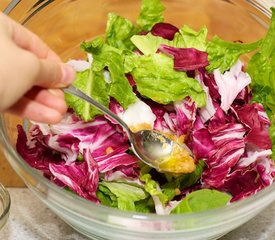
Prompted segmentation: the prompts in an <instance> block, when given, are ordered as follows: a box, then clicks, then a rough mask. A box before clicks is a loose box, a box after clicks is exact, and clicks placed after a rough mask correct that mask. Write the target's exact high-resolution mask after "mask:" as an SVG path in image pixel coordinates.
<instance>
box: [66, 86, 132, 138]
mask: <svg viewBox="0 0 275 240" xmlns="http://www.w3.org/2000/svg"><path fill="white" fill-rule="evenodd" d="M63 91H64V92H66V93H69V94H72V95H74V96H76V97H79V98H81V99H83V100H85V101H86V102H88V103H90V104H91V105H93V106H94V107H96V108H97V109H99V110H100V111H102V112H103V113H105V114H106V115H108V116H109V117H111V118H112V119H114V120H115V121H116V122H117V123H118V124H119V125H121V126H122V127H123V128H124V129H125V131H126V133H127V134H128V136H129V137H130V136H131V130H130V129H129V127H128V126H127V124H126V123H125V122H124V121H123V120H122V119H121V118H120V117H118V116H117V115H116V114H114V113H113V112H112V111H110V110H109V109H108V108H107V107H105V106H104V105H102V104H100V103H99V102H97V101H96V100H94V99H93V98H92V97H90V96H88V95H87V94H85V93H84V92H82V91H81V90H80V89H78V88H76V87H74V86H73V85H70V86H68V87H66V88H63Z"/></svg>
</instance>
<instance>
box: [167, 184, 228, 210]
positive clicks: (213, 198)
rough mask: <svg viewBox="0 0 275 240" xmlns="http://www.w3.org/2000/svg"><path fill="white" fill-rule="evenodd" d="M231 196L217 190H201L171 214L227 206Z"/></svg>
mask: <svg viewBox="0 0 275 240" xmlns="http://www.w3.org/2000/svg"><path fill="white" fill-rule="evenodd" d="M230 199H231V196H230V195H229V194H227V193H224V192H220V191H217V190H210V189H201V190H197V191H194V192H192V193H190V194H188V195H187V196H186V197H185V198H184V199H183V200H181V202H180V203H179V204H178V205H177V206H176V207H175V208H174V209H173V210H172V212H171V213H177V214H178V213H192V212H200V211H205V210H209V209H213V208H218V207H223V206H225V205H226V204H227V203H228V202H229V200H230Z"/></svg>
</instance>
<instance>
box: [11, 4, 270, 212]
mask: <svg viewBox="0 0 275 240" xmlns="http://www.w3.org/2000/svg"><path fill="white" fill-rule="evenodd" d="M164 10H165V9H164V6H163V5H162V3H161V1H160V0H142V1H141V10H140V14H139V16H138V19H137V21H136V23H133V22H131V21H130V20H128V19H126V18H124V17H122V16H118V15H116V14H115V13H110V14H109V15H108V22H107V27H106V34H105V36H104V37H102V36H100V37H96V38H95V39H93V40H92V41H84V42H83V43H82V44H81V49H82V50H83V51H85V52H87V59H86V60H70V61H69V62H68V64H71V65H72V66H73V67H74V68H75V69H76V71H77V78H76V80H75V82H74V83H73V84H74V85H75V86H76V87H78V88H80V89H81V90H82V91H84V92H85V93H87V94H88V95H90V96H92V97H93V98H95V99H96V100H97V101H98V102H100V103H101V104H103V105H105V106H107V107H109V109H110V110H111V111H113V112H114V113H116V114H117V115H119V116H120V117H121V118H122V119H123V120H124V121H125V122H126V123H127V124H128V125H129V127H130V128H131V129H132V130H133V131H138V130H142V129H154V130H156V131H159V132H161V133H163V134H165V135H166V136H169V137H171V138H172V139H173V140H175V141H177V142H178V143H180V144H181V143H184V144H186V145H187V146H188V148H189V149H190V150H191V152H192V157H190V156H189V154H187V155H188V159H186V161H185V163H184V164H186V169H188V170H186V172H184V173H180V174H179V173H178V174H176V173H175V174H174V173H167V172H158V171H157V170H155V169H153V168H151V167H149V166H147V165H145V164H144V163H143V162H141V161H140V160H139V159H138V158H137V157H136V156H135V155H134V154H133V152H132V150H131V147H130V144H129V142H128V139H127V135H126V134H125V132H124V131H123V129H122V128H121V127H120V126H119V125H118V124H117V123H116V122H114V121H113V120H112V119H110V118H108V117H107V116H104V115H103V114H102V113H101V112H100V111H99V110H98V109H96V108H94V107H92V106H90V105H89V104H88V103H86V102H84V101H83V100H81V99H79V98H77V97H74V96H71V95H66V101H67V104H68V106H69V110H68V112H67V114H66V115H65V117H64V119H63V120H62V121H61V122H60V123H58V124H55V125H47V124H41V123H33V124H32V126H31V128H30V130H29V131H28V132H25V130H24V129H23V127H22V126H18V140H17V145H16V147H17V151H18V153H19V154H20V155H21V156H22V157H23V158H24V159H25V161H26V162H27V163H28V164H29V165H30V166H31V167H33V168H36V169H38V170H40V171H41V172H42V173H43V175H44V176H45V177H46V178H48V179H49V180H50V181H52V182H54V183H55V184H57V185H58V186H60V187H61V188H65V189H67V190H68V191H71V192H73V193H74V194H77V195H79V196H81V197H83V198H85V199H87V200H90V201H92V202H94V203H96V204H102V205H106V206H109V207H114V208H118V209H120V210H125V211H135V212H143V213H149V212H150V213H156V214H177V213H186V212H198V211H203V210H207V209H211V208H217V207H221V206H225V205H227V204H230V203H232V202H234V201H237V200H240V199H244V198H246V197H248V196H251V195H253V194H255V193H257V192H258V191H260V190H262V189H263V188H265V187H268V186H269V185H271V184H272V183H273V181H274V177H275V168H274V160H273V159H275V158H274V157H275V155H274V153H275V151H274V150H275V149H274V146H275V124H274V122H275V85H274V81H275V44H274V43H275V8H272V9H271V10H272V20H271V25H270V27H269V30H268V32H267V34H266V36H265V37H264V38H263V39H260V40H259V41H257V42H254V43H242V42H240V41H239V39H236V42H227V41H224V40H222V39H221V38H219V37H218V36H214V37H213V38H212V39H209V38H208V36H207V28H206V27H202V28H201V29H200V30H198V31H196V30H194V29H191V28H190V27H189V26H186V25H184V26H183V27H181V28H178V27H176V26H173V25H172V24H169V23H166V22H165V21H164V17H163V12H164ZM248 53H249V54H250V56H251V58H250V60H249V62H248V64H247V65H244V63H243V62H242V61H241V57H242V56H243V55H245V54H248ZM183 157H184V155H183ZM176 165H177V161H174V162H173V166H175V167H176Z"/></svg>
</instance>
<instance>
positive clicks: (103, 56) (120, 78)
mask: <svg viewBox="0 0 275 240" xmlns="http://www.w3.org/2000/svg"><path fill="white" fill-rule="evenodd" d="M82 48H83V49H84V50H85V51H87V52H89V53H91V54H92V55H93V64H92V70H93V71H102V70H103V69H104V68H106V67H107V68H108V70H109V72H110V76H111V83H110V89H109V92H108V95H109V96H111V97H114V98H115V99H116V100H117V101H118V102H119V103H120V104H121V105H122V107H123V108H125V109H127V107H128V106H129V105H130V104H132V103H134V102H135V101H136V100H137V97H136V95H135V94H134V93H133V91H132V87H131V85H130V83H129V81H128V79H127V78H126V76H125V74H124V72H125V70H124V64H123V58H124V56H123V54H122V51H120V50H119V49H117V48H114V47H112V46H109V45H108V44H105V43H103V39H102V38H97V39H95V40H93V41H91V42H86V43H83V44H82Z"/></svg>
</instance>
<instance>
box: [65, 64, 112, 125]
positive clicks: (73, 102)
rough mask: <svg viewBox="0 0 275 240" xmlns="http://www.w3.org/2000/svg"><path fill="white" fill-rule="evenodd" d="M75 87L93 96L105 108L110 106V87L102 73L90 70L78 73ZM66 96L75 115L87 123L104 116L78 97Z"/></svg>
mask: <svg viewBox="0 0 275 240" xmlns="http://www.w3.org/2000/svg"><path fill="white" fill-rule="evenodd" d="M73 85H74V86H75V87H77V88H79V89H80V90H82V91H83V92H84V93H86V94H87V95H89V96H92V97H93V98H94V99H95V100H96V101H98V102H100V103H101V104H103V105H104V106H108V104H109V96H108V92H109V87H110V86H109V84H107V83H106V81H105V79H104V76H103V73H102V71H99V72H95V71H92V69H89V70H86V71H83V72H77V75H76V80H75V81H74V83H73ZM65 96H66V102H67V104H68V106H69V107H71V108H73V109H74V111H75V113H76V114H77V115H78V116H80V117H81V118H82V119H83V120H85V121H87V120H90V119H93V118H94V117H95V116H96V115H101V114H102V112H100V111H99V110H98V109H97V108H95V107H92V106H91V104H89V103H88V102H86V101H84V100H81V99H80V98H78V97H75V96H73V95H71V94H65Z"/></svg>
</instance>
